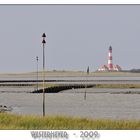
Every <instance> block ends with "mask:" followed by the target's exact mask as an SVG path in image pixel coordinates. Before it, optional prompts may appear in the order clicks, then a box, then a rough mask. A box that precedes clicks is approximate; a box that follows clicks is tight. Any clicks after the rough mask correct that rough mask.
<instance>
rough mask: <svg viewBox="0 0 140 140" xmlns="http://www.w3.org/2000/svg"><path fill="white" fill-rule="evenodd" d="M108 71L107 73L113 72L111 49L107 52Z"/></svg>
mask: <svg viewBox="0 0 140 140" xmlns="http://www.w3.org/2000/svg"><path fill="white" fill-rule="evenodd" d="M108 69H109V71H112V70H113V63H112V47H111V46H110V47H109V52H108Z"/></svg>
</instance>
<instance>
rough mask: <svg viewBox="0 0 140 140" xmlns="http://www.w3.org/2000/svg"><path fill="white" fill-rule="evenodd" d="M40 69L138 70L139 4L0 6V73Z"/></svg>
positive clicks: (139, 38)
mask: <svg viewBox="0 0 140 140" xmlns="http://www.w3.org/2000/svg"><path fill="white" fill-rule="evenodd" d="M43 32H45V33H46V34H47V44H46V47H45V49H46V50H45V53H46V69H48V70H53V69H56V70H86V68H87V66H90V70H91V71H94V70H96V69H98V67H99V66H100V65H102V64H107V53H108V47H109V46H110V45H112V47H113V63H114V64H119V65H120V66H121V67H122V68H123V69H132V68H140V61H139V59H140V5H0V73H4V72H28V71H35V69H36V59H35V58H36V56H37V55H38V56H39V69H40V70H42V47H41V45H42V44H41V41H42V38H41V35H42V33H43Z"/></svg>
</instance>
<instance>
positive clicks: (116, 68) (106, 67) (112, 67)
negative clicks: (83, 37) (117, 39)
mask: <svg viewBox="0 0 140 140" xmlns="http://www.w3.org/2000/svg"><path fill="white" fill-rule="evenodd" d="M121 70H122V68H121V67H120V66H119V65H113V62H112V46H109V50H108V64H107V65H102V66H100V67H99V69H98V70H97V71H100V72H104V71H106V72H113V71H121Z"/></svg>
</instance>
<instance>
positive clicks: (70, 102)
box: [0, 89, 140, 120]
mask: <svg viewBox="0 0 140 140" xmlns="http://www.w3.org/2000/svg"><path fill="white" fill-rule="evenodd" d="M79 91H80V92H78V90H77V91H74V90H68V91H67V92H65V91H63V92H61V93H48V94H46V115H65V116H75V117H88V118H96V119H129V120H130V119H140V94H110V93H96V91H94V92H92V93H91V92H89V91H92V89H88V93H87V99H86V100H84V91H85V90H84V89H80V90H79ZM0 104H2V105H7V106H10V107H12V108H13V110H12V113H16V114H28V115H42V94H37V93H34V94H33V93H32V94H31V93H25V92H20V93H15V92H13V93H6V92H5V93H0Z"/></svg>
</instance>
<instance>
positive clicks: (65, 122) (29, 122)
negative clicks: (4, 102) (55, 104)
mask: <svg viewBox="0 0 140 140" xmlns="http://www.w3.org/2000/svg"><path fill="white" fill-rule="evenodd" d="M0 129H1V130H2V129H4V130H9V129H14V130H17V129H18V130H19V129H20V130H21V129H24V130H29V129H35V130H36V129H38V130H42V129H51V130H54V129H55V130H56V129H57V130H59V129H62V130H64V129H80V130H82V129H108V130H110V129H115V130H116V129H134V130H135V129H140V121H138V120H137V121H136V120H134V121H128V120H126V121H124V120H116V121H113V120H94V119H87V118H72V117H65V116H46V117H41V116H20V115H13V114H8V113H0Z"/></svg>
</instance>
